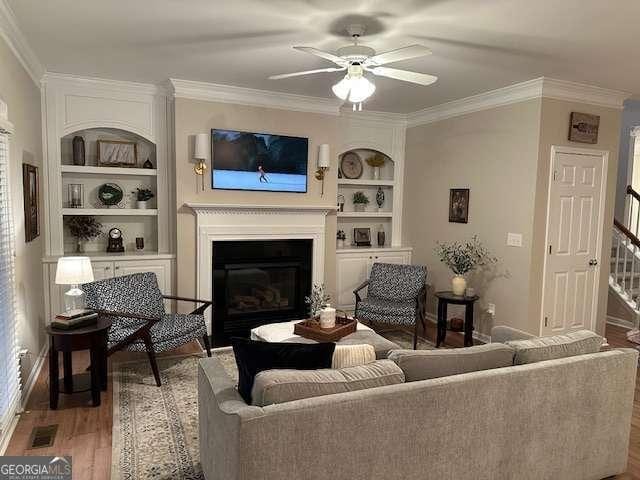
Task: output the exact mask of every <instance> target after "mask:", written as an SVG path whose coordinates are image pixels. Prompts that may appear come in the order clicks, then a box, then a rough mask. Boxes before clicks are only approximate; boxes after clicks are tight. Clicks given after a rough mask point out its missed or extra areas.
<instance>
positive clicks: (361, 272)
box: [336, 254, 369, 310]
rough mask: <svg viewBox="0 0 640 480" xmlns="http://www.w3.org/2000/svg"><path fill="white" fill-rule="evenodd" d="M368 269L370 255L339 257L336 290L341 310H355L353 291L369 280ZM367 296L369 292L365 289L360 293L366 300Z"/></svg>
mask: <svg viewBox="0 0 640 480" xmlns="http://www.w3.org/2000/svg"><path fill="white" fill-rule="evenodd" d="M368 269H369V255H361V254H354V255H351V254H346V255H344V254H343V255H337V263H336V274H337V278H336V290H337V297H338V298H337V301H338V307H339V308H341V309H345V310H353V308H354V307H355V304H356V301H355V296H354V295H353V291H354V290H355V289H356V288H357V287H358V286H360V285H361V284H362V282H364V281H365V280H366V279H367V278H369V272H368ZM366 295H367V290H366V288H365V289H364V290H362V291H361V292H360V296H361V297H362V298H364V297H366Z"/></svg>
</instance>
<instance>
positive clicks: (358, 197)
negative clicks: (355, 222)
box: [353, 192, 369, 205]
mask: <svg viewBox="0 0 640 480" xmlns="http://www.w3.org/2000/svg"><path fill="white" fill-rule="evenodd" d="M353 203H354V205H357V204H359V203H361V204H363V205H368V204H369V197H367V196H366V195H365V194H364V192H355V193H354V194H353Z"/></svg>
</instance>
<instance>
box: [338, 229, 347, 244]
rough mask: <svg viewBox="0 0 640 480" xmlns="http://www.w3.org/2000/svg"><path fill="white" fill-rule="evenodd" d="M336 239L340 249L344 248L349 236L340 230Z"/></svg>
mask: <svg viewBox="0 0 640 480" xmlns="http://www.w3.org/2000/svg"><path fill="white" fill-rule="evenodd" d="M336 239H337V240H338V248H344V247H345V242H346V240H347V234H346V233H344V230H338V233H337V234H336Z"/></svg>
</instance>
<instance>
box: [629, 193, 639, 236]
mask: <svg viewBox="0 0 640 480" xmlns="http://www.w3.org/2000/svg"><path fill="white" fill-rule="evenodd" d="M631 203H633V202H631ZM638 230H640V201H638V200H636V224H635V228H634V229H633V230H631V231H632V232H633V234H634V235H635V236H636V237H637V236H638Z"/></svg>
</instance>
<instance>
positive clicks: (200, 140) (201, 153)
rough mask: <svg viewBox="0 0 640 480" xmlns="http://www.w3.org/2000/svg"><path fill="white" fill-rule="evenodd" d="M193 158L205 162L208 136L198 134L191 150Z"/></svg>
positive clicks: (206, 134) (207, 150)
mask: <svg viewBox="0 0 640 480" xmlns="http://www.w3.org/2000/svg"><path fill="white" fill-rule="evenodd" d="M193 151H194V154H193V158H197V159H198V160H206V159H207V157H208V152H209V134H208V133H198V134H197V135H196V143H195V148H194V149H193Z"/></svg>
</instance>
